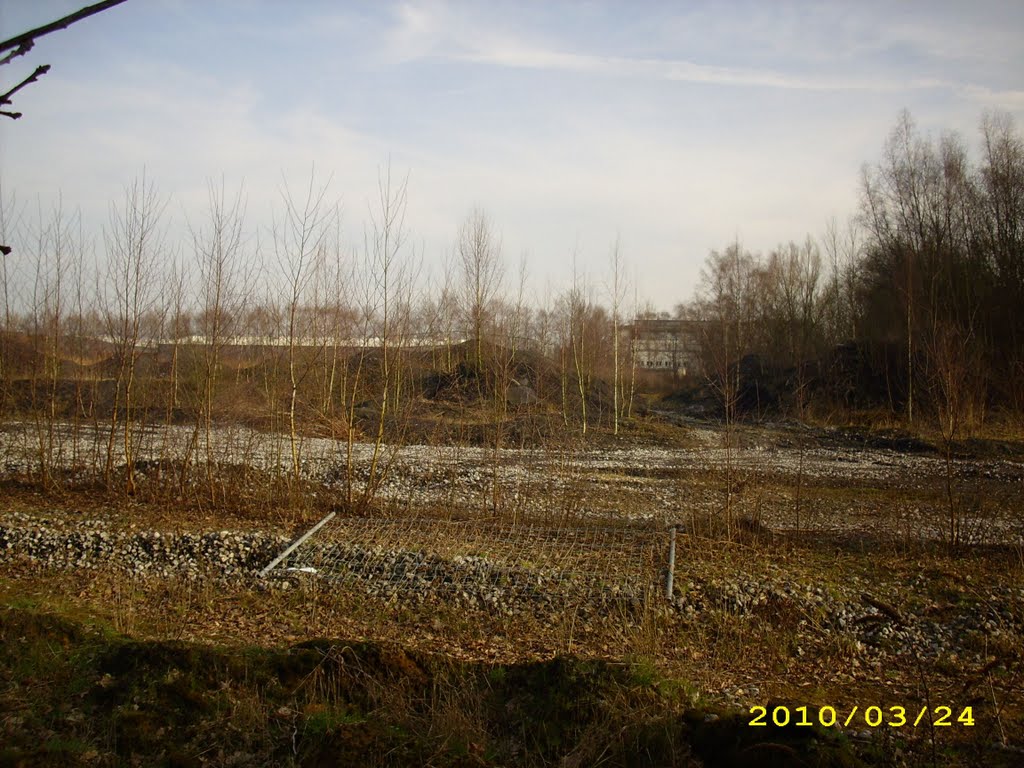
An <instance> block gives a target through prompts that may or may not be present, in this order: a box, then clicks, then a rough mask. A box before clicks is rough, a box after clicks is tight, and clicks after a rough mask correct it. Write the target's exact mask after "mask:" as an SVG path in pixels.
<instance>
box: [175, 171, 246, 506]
mask: <svg viewBox="0 0 1024 768" xmlns="http://www.w3.org/2000/svg"><path fill="white" fill-rule="evenodd" d="M207 195H208V200H209V202H208V209H207V217H208V218H207V221H206V222H205V223H204V225H203V226H201V227H198V228H193V229H192V232H191V234H192V249H193V253H194V255H195V263H196V265H197V278H198V285H197V289H198V307H197V309H198V311H199V316H198V329H197V330H199V331H200V334H201V339H200V340H199V343H200V349H201V352H200V359H199V365H200V370H199V372H198V373H199V381H198V382H197V383H198V392H197V399H198V406H199V409H198V410H199V412H198V414H197V418H196V421H195V427H194V429H193V433H192V440H191V442H190V445H189V449H188V450H187V452H186V455H185V459H184V461H183V462H182V470H181V471H182V477H181V480H182V483H183V484H184V481H185V476H186V473H187V471H188V466H189V463H190V455H191V454H192V452H193V451H194V450H196V448H197V447H198V441H199V435H200V432H202V435H203V438H204V447H205V454H206V456H205V459H206V461H205V463H206V479H207V487H208V490H209V494H210V500H211V501H213V500H214V498H215V482H214V481H215V474H216V473H215V470H214V464H215V461H216V459H215V456H214V452H213V421H214V403H215V397H216V391H217V385H218V381H219V379H220V378H221V356H222V354H223V348H224V345H225V342H226V341H227V340H228V339H229V338H230V337H231V336H233V335H235V334H236V333H237V323H238V322H239V320H240V316H241V313H242V309H243V307H244V302H245V301H246V300H247V299H249V298H250V294H251V290H252V284H253V277H254V270H255V269H256V261H255V259H252V258H244V256H245V254H243V252H242V247H243V245H244V242H243V221H244V216H245V211H244V204H243V201H242V192H241V189H239V191H238V192H236V193H235V194H234V196H233V197H232V198H228V196H227V193H226V190H225V188H224V181H223V179H222V180H221V184H220V187H219V188H218V187H217V186H215V185H214V184H213V183H212V182H210V183H209V184H208V186H207ZM174 315H175V317H176V318H177V317H178V315H179V313H178V312H175V313H174Z"/></svg>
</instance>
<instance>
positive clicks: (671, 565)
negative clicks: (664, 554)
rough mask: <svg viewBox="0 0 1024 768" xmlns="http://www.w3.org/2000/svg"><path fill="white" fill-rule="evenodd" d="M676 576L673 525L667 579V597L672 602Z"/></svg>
mask: <svg viewBox="0 0 1024 768" xmlns="http://www.w3.org/2000/svg"><path fill="white" fill-rule="evenodd" d="M675 576H676V527H675V526H674V525H673V526H672V528H671V529H670V530H669V534H668V575H667V576H666V577H665V597H666V598H667V599H668V600H669V602H671V600H672V586H673V581H674V580H675Z"/></svg>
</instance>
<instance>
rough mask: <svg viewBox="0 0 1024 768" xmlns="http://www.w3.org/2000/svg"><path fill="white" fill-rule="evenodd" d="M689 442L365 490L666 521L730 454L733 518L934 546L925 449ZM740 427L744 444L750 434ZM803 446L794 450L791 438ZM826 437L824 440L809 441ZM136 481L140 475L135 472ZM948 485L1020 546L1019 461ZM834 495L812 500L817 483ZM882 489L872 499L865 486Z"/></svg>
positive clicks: (397, 467)
mask: <svg viewBox="0 0 1024 768" xmlns="http://www.w3.org/2000/svg"><path fill="white" fill-rule="evenodd" d="M683 429H685V434H686V436H687V438H688V440H689V442H690V445H691V446H692V447H688V448H650V447H624V448H622V449H607V448H601V449H552V450H537V449H503V450H502V451H501V452H500V453H499V454H498V455H495V453H494V452H493V451H492V450H490V449H487V448H479V447H459V446H424V445H411V446H405V447H402V448H400V449H392V448H389V447H386V448H385V450H384V455H383V457H382V463H383V465H385V466H387V473H386V476H385V479H384V481H383V483H382V484H381V486H380V488H379V490H378V495H379V496H380V497H381V498H383V499H388V500H392V501H394V502H397V503H400V504H402V505H406V506H408V507H410V508H417V507H424V506H431V505H433V506H445V507H448V508H454V507H464V508H467V509H473V508H477V509H481V510H484V509H488V508H489V505H490V504H491V502H492V499H493V498H494V493H493V490H494V484H495V483H497V484H498V488H499V494H498V496H499V497H500V499H501V503H502V505H503V509H504V511H506V512H508V513H511V514H522V515H529V516H532V517H535V518H544V517H549V518H556V517H559V516H575V517H591V518H606V517H608V518H624V517H626V518H632V519H638V520H647V521H650V522H651V523H652V524H655V525H667V524H670V523H674V522H677V521H682V520H685V519H687V518H688V517H689V516H698V517H699V516H708V515H716V514H720V512H721V510H722V508H723V507H724V492H723V488H724V485H723V483H722V482H720V481H716V480H715V479H714V478H715V477H716V476H717V477H719V478H720V477H721V476H722V474H723V472H724V470H725V468H726V467H727V463H728V461H729V456H730V454H731V461H732V465H733V473H734V476H735V477H737V478H738V480H739V483H738V484H739V486H740V487H739V489H738V492H737V494H736V496H735V497H734V499H735V500H738V506H739V509H740V510H741V514H745V515H747V516H751V517H755V516H756V517H757V518H758V521H759V523H760V525H762V526H764V527H767V528H768V529H770V530H774V531H785V530H789V529H792V528H794V527H796V526H797V525H798V524H799V527H800V529H801V530H804V531H807V532H809V533H812V534H813V533H815V532H818V533H827V534H838V535H842V534H845V533H849V534H866V535H872V536H876V537H877V538H885V537H890V538H891V537H894V536H895V537H897V538H899V539H902V540H906V539H908V538H917V539H930V540H936V541H941V540H943V539H944V537H946V536H947V534H948V526H949V521H948V513H947V512H946V509H948V507H946V505H945V502H944V501H943V499H942V490H943V488H944V482H945V472H946V466H945V463H944V461H943V460H942V459H941V458H940V457H937V456H935V455H927V454H922V453H907V452H899V451H893V450H887V449H880V448H865V447H856V446H854V447H849V446H843V445H841V444H836V443H837V442H838V441H836V440H830V439H829V440H823V439H822V438H823V437H825V438H827V437H828V435H827V434H825V435H822V434H820V433H819V434H817V435H800V434H796V435H795V436H794V433H793V432H792V431H788V432H785V431H781V430H779V429H774V428H771V427H767V428H764V429H761V430H758V431H757V432H756V433H750V432H749V431H748V432H746V433H744V434H743V435H742V439H741V443H742V445H741V447H738V448H734V449H733V450H732V451H731V452H729V451H726V449H725V447H724V445H723V435H722V433H721V431H720V430H717V429H712V428H708V427H701V426H697V427H692V426H691V427H686V428H683ZM191 434H192V433H191V430H189V429H186V428H159V429H149V430H146V431H145V432H142V433H140V434H139V436H138V444H139V448H138V452H137V461H139V462H142V463H145V462H150V463H152V462H157V461H160V460H161V459H163V460H167V459H170V460H172V461H174V460H180V458H181V457H182V456H184V455H185V447H186V446H187V445H188V442H189V439H190V438H191ZM751 434H753V435H754V437H753V438H752V437H751V436H750V435H751ZM801 441H804V442H806V443H808V444H807V445H806V446H805V447H804V448H803V449H801V448H800V447H799V445H797V443H799V442H801ZM822 442H828V443H830V444H829V445H827V446H823V445H821V444H820V443H822ZM38 445H39V442H38V439H37V437H36V435H35V434H34V432H33V427H32V425H28V424H20V425H19V424H12V425H7V428H6V430H5V431H4V432H3V433H0V459H2V461H3V465H2V466H3V467H4V471H5V472H6V473H7V475H9V476H10V475H15V474H20V473H25V472H26V471H29V470H30V468H31V467H32V466H33V461H34V457H35V456H36V455H37V453H38ZM105 449H106V440H105V438H104V436H103V435H102V434H94V433H92V432H91V431H89V430H82V431H81V432H80V433H79V434H78V435H77V436H73V435H72V434H71V431H70V428H64V429H63V430H62V431H61V432H60V433H59V434H58V435H57V440H56V447H55V449H54V456H55V463H58V464H63V465H64V466H66V467H67V468H68V469H69V470H70V471H74V468H75V467H81V466H97V465H98V461H97V460H96V457H98V456H102V455H104V451H105ZM346 449H347V446H346V445H345V444H344V443H338V442H335V441H331V440H327V439H322V438H304V439H303V440H302V443H301V446H300V452H301V464H302V471H303V473H304V475H305V476H306V477H307V478H308V479H310V480H312V481H314V482H317V483H323V485H324V486H325V491H326V492H335V491H336V490H337V489H339V488H340V487H343V486H344V483H345V482H346V477H347V469H346ZM207 454H209V455H210V456H211V458H212V459H213V460H215V461H218V462H223V463H224V464H227V465H233V466H235V465H244V466H247V467H250V468H253V469H256V470H260V471H269V472H275V471H281V468H282V467H286V466H287V465H288V461H289V460H290V458H289V457H290V448H289V445H288V442H287V439H286V438H285V437H283V436H281V435H267V434H264V433H258V432H253V431H251V430H247V429H242V428H234V429H220V430H217V431H216V432H215V433H214V436H213V443H212V444H211V445H210V446H208V447H207V446H205V445H201V446H200V448H199V455H200V456H206V455H207ZM352 454H353V468H352V474H353V477H354V478H355V480H356V483H357V485H359V484H360V483H365V482H366V481H367V480H368V479H369V466H370V461H371V457H372V454H373V446H372V445H370V444H365V443H360V444H356V445H354V446H353V451H352ZM141 474H142V475H143V477H142V482H145V476H144V473H141ZM798 478H800V482H801V485H802V486H803V487H805V489H806V493H807V500H805V501H804V502H803V503H802V504H801V508H800V514H799V519H798V516H797V514H796V503H795V500H794V494H793V488H794V487H795V485H796V484H797V479H798ZM954 487H955V488H956V489H957V490H958V492H959V493H961V494H963V497H964V499H963V501H964V503H963V504H962V510H963V512H962V514H961V517H960V520H959V523H960V525H961V535H962V538H963V539H964V540H965V541H968V542H971V543H989V544H991V543H996V544H1010V545H1017V546H1024V464H1022V463H1019V462H1014V461H1008V460H1003V459H986V460H959V461H957V462H956V463H955V467H954ZM821 488H832V489H840V490H842V491H844V492H843V493H840V494H832V495H831V496H830V497H829V498H828V499H827V500H822V498H821V495H820V494H818V493H816V490H817V489H821ZM879 491H882V492H895V493H890V497H889V498H886V499H884V500H881V501H880V500H879V495H878V493H877V492H879Z"/></svg>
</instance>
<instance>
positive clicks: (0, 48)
mask: <svg viewBox="0 0 1024 768" xmlns="http://www.w3.org/2000/svg"><path fill="white" fill-rule="evenodd" d="M124 1H125V0H103V2H101V3H94V4H93V5H87V6H86V7H85V8H81V9H80V10H77V11H75V12H74V13H72V14H69V15H67V16H65V17H64V18H62V19H57V20H56V21H51V22H50V23H49V24H44V25H43V26H41V27H36V28H35V29H30V30H29V31H28V32H22V33H21V34H20V35H15V36H14V37H12V38H10V39H9V40H4V41H3V42H2V43H0V53H3V52H4V51H10V50H11V49H12V48H13V49H14V50H13V51H11V52H10V53H9V54H7V55H6V56H4V57H3V58H2V59H0V66H3V65H4V64H10V63H11V61H13V60H14V59H16V58H18V57H19V56H24V55H25V54H26V53H28V52H29V51H31V50H32V48H33V46H35V44H36V39H37V38H40V37H42V36H43V35H48V34H50V33H51V32H56V31H57V30H59V29H67V28H68V27H70V26H71V25H72V24H74V23H75V22H76V21H81V20H82V19H87V18H89V17H90V16H93V15H95V14H97V13H99V12H100V11H105V10H107V9H108V8H113V7H114V6H115V5H120V4H121V3H123V2H124ZM49 71H50V65H49V64H44V65H43V66H41V67H36V71H35V72H33V73H32V74H31V75H29V76H28V77H26V78H25V79H24V80H22V81H21V82H20V83H18V84H17V85H16V86H14V87H13V88H11V90H9V91H8V92H7V93H5V94H3V95H2V96H0V106H4V105H7V104H10V103H11V97H12V96H13V95H14V94H16V93H17V92H18V91H20V90H21V89H22V88H24V87H25V86H26V85H28V84H29V83H34V82H35V81H36V80H38V79H39V78H40V77H41V76H43V75H45V74H46V73H47V72H49ZM0 117H9V118H11V120H17V119H18V118H19V117H21V112H10V111H8V110H0Z"/></svg>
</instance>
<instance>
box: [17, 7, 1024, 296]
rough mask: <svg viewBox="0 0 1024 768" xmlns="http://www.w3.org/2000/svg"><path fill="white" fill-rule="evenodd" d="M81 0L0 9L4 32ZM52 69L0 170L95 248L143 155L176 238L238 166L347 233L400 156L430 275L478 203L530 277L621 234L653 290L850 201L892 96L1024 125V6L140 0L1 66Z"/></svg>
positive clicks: (845, 208) (256, 220) (956, 117)
mask: <svg viewBox="0 0 1024 768" xmlns="http://www.w3.org/2000/svg"><path fill="white" fill-rule="evenodd" d="M84 4H85V3H84V1H81V0H0V36H3V37H8V36H10V35H13V34H15V33H16V32H20V31H23V30H25V29H27V28H29V27H31V26H35V25H37V24H41V23H44V22H46V21H49V20H52V19H54V18H57V17H59V16H61V15H64V14H66V13H69V12H71V11H73V10H75V9H77V8H78V7H79V6H80V5H84ZM40 63H49V64H51V65H52V67H53V69H52V70H51V72H50V74H48V75H47V76H46V77H45V78H44V79H43V80H42V81H40V82H39V83H37V84H35V85H33V86H30V87H29V88H27V89H26V90H25V91H23V92H22V93H21V94H19V96H18V98H17V101H16V103H15V106H16V108H17V109H19V110H20V111H22V112H24V113H25V117H23V118H22V119H21V120H19V121H17V122H12V121H10V120H4V121H3V122H2V123H0V179H2V184H3V188H4V191H5V193H10V192H14V193H15V194H16V195H17V198H18V200H19V201H21V202H23V203H24V202H25V201H31V204H32V205H34V204H35V201H36V200H37V199H39V200H42V202H43V204H44V206H45V205H48V204H49V203H50V201H52V200H54V199H55V198H56V197H57V195H58V193H60V194H62V195H63V200H64V203H65V206H72V207H74V206H80V207H81V209H82V212H83V216H84V218H85V222H86V228H87V230H88V231H91V232H95V233H96V237H97V241H98V242H101V238H100V236H99V233H100V231H101V229H100V228H101V227H102V225H103V223H104V221H105V218H106V212H107V206H108V202H109V201H110V200H111V199H116V198H117V197H118V196H119V194H120V191H121V189H122V188H123V186H124V185H125V184H126V183H128V182H130V181H131V180H132V179H133V178H134V177H135V176H136V175H138V174H139V173H140V172H141V170H142V168H143V167H145V169H146V174H147V176H148V177H149V178H150V179H152V180H153V181H154V182H155V183H156V185H157V188H158V190H159V191H160V192H161V194H163V195H164V196H166V197H168V198H169V199H170V205H169V206H168V209H167V212H168V215H169V216H170V217H171V218H172V219H173V222H172V223H171V224H170V229H169V235H170V236H171V238H172V239H174V238H175V237H176V236H177V234H180V233H183V232H184V223H185V219H186V216H191V217H194V218H198V217H199V216H201V214H202V211H203V208H204V205H205V201H206V184H207V180H208V179H209V178H211V177H215V178H220V177H221V176H222V175H223V176H224V178H225V179H226V182H227V184H228V186H229V187H230V186H233V185H237V184H239V183H241V182H243V181H244V184H245V189H246V192H247V197H248V211H247V219H248V224H249V227H250V229H251V230H257V229H262V228H265V227H267V226H268V225H269V221H270V210H271V207H272V206H273V205H274V204H276V203H277V201H278V189H279V187H280V184H281V179H282V174H283V175H284V177H286V178H287V179H288V180H289V183H290V184H292V185H293V186H302V185H303V183H304V182H305V181H306V180H307V179H308V174H309V171H310V168H311V166H312V165H313V164H314V163H315V164H316V168H317V171H318V173H319V174H322V175H323V176H324V177H326V176H327V175H332V178H333V180H332V183H331V193H332V197H336V198H338V199H340V201H341V203H342V206H343V209H344V211H345V219H344V226H345V227H346V228H347V230H348V231H349V233H350V235H351V239H352V240H353V241H356V240H359V239H360V238H361V232H362V222H363V220H364V219H365V218H366V217H365V211H366V204H367V200H368V198H369V197H370V196H371V195H372V194H373V190H374V187H375V184H376V175H377V169H378V167H379V166H381V165H382V164H383V163H386V162H387V159H388V157H389V156H390V158H391V163H392V166H393V168H394V170H396V171H398V172H400V173H402V174H404V173H405V172H408V173H409V211H408V217H407V225H408V229H409V233H410V235H411V242H412V243H414V244H415V246H416V248H417V250H418V251H421V252H422V255H423V258H424V261H425V262H426V265H427V267H428V268H430V267H432V266H433V265H436V264H438V263H439V262H440V261H441V259H442V258H443V257H444V255H445V254H446V253H448V252H450V250H451V248H452V247H453V244H454V242H455V239H456V234H457V231H458V228H459V225H460V223H461V221H462V219H463V218H464V217H465V216H466V214H467V212H468V211H469V210H470V209H471V208H472V207H473V206H480V207H482V208H483V209H484V210H485V211H486V212H487V213H488V214H489V215H490V217H491V219H492V221H493V223H494V225H495V227H496V229H497V230H498V231H499V232H500V233H501V236H502V241H503V253H504V256H505V258H506V260H507V263H508V265H509V271H510V272H511V271H515V264H516V263H517V262H518V260H519V258H520V256H521V255H522V254H524V253H526V254H528V269H529V272H530V274H531V276H532V285H533V287H534V288H535V290H537V291H543V290H544V286H545V285H547V284H550V285H551V286H552V289H553V290H556V291H557V290H559V289H560V288H562V287H564V286H565V284H566V283H567V281H568V280H569V276H570V270H571V264H572V252H573V250H574V249H575V250H576V252H577V254H578V256H577V263H578V265H580V267H581V268H583V269H585V270H586V271H587V273H588V274H589V276H590V279H591V281H592V282H593V283H595V284H598V283H600V282H601V281H602V280H603V279H604V278H605V275H606V271H607V263H608V253H609V250H610V247H611V245H612V243H613V242H614V240H615V238H616V236H617V235H618V236H620V237H621V242H622V248H623V254H624V256H625V258H626V259H627V261H628V263H629V265H630V267H631V271H632V272H633V273H634V274H635V275H636V278H637V281H638V283H639V286H638V288H639V293H640V295H641V297H643V298H647V299H650V300H651V301H653V302H654V303H655V304H656V305H658V306H660V307H663V308H666V309H667V308H670V307H671V306H672V305H673V304H674V303H676V302H677V301H679V300H682V299H686V298H689V296H690V295H691V293H692V290H693V286H694V282H695V280H696V278H697V275H698V273H699V270H700V266H701V264H702V262H703V260H704V258H705V257H706V256H707V253H708V251H709V250H710V249H712V248H720V247H722V246H724V245H726V244H727V243H729V242H731V241H732V240H733V238H735V237H737V236H738V237H739V238H740V239H741V241H742V242H743V243H744V244H745V245H746V246H747V247H748V248H750V249H751V250H755V251H766V250H768V249H770V248H771V247H773V246H774V245H776V244H777V243H779V242H781V241H786V240H790V239H795V240H802V239H803V237H804V236H805V235H806V234H808V233H810V234H812V235H818V234H820V233H821V232H822V231H823V229H824V226H825V222H826V220H827V219H828V218H829V217H830V216H833V215H834V216H838V217H839V218H840V219H843V218H845V217H846V216H847V215H849V214H850V213H852V212H854V211H855V209H856V206H857V197H858V174H859V169H860V166H861V164H862V163H863V162H865V161H875V160H877V158H878V157H879V155H880V152H881V147H882V144H883V142H884V140H885V138H886V135H887V134H888V132H889V131H890V129H891V128H892V126H893V124H894V123H895V120H896V117H897V114H898V113H899V111H900V110H901V109H903V108H904V107H905V108H907V109H909V110H910V111H911V113H912V114H913V116H914V117H915V119H916V120H917V122H918V124H919V126H920V127H921V129H922V130H923V131H924V132H926V133H932V134H933V135H937V134H938V133H939V132H940V131H942V130H945V129H951V130H956V131H959V132H960V133H961V134H962V135H963V136H964V138H965V139H966V140H967V141H968V142H969V143H970V144H972V145H973V144H975V143H976V137H977V130H976V129H977V125H978V122H979V119H980V116H981V113H982V111H983V110H984V109H986V108H998V109H1002V110H1005V111H1008V112H1010V113H1011V114H1012V115H1013V116H1014V117H1015V119H1016V120H1017V122H1018V126H1021V125H1024V3H1021V2H1003V3H992V2H971V3H964V2H954V3H941V2H902V3H893V2H885V3H881V2H879V3H873V2H858V3H853V2H848V3H845V2H844V3H834V4H832V3H821V2H816V3H797V2H767V1H762V2H715V3H711V2H707V3H683V2H676V3H655V2H636V3H627V2H606V3H603V2H586V3H583V2H562V3H557V2H554V3H543V2H537V3H527V2H514V3H513V2H510V3H494V2H487V3H460V2H427V3H370V2H367V3H330V2H312V1H309V2H306V1H302V0H298V1H296V2H280V1H277V2H270V1H267V2H258V1H256V0H251V1H248V0H128V2H127V3H125V4H124V5H122V6H119V7H117V8H114V9H112V10H110V11H106V12H104V13H102V14H100V15H98V16H96V17H94V18H92V19H89V20H86V21H84V22H82V23H80V24H77V25H75V26H73V27H71V28H70V29H68V30H65V31H63V32H57V33H55V34H53V35H50V36H48V37H46V38H43V39H41V40H40V41H39V42H38V44H37V46H36V49H35V50H34V51H33V52H32V53H31V54H29V56H27V57H24V58H23V59H20V60H19V61H18V62H17V63H14V64H11V65H8V66H6V67H3V68H2V69H0V75H2V78H0V79H2V80H3V82H4V83H11V82H14V81H15V78H20V77H21V76H24V74H27V72H28V71H31V68H32V67H34V66H36V65H37V64H40ZM176 233H177V234H176Z"/></svg>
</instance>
